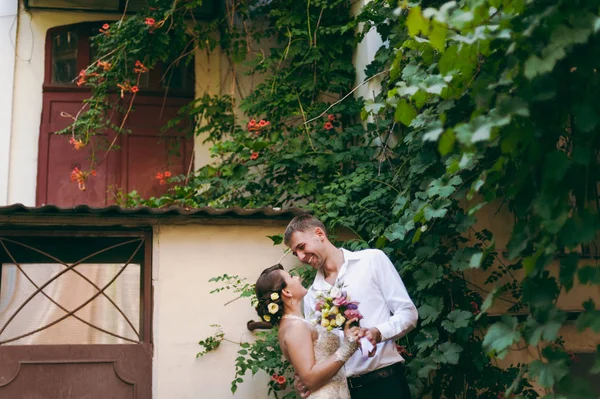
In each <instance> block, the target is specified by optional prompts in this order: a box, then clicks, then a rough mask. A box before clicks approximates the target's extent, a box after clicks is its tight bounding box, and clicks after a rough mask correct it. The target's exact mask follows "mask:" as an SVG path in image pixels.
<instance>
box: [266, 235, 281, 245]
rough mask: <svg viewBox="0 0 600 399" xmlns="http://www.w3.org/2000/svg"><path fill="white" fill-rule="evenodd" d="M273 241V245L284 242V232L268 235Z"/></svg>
mask: <svg viewBox="0 0 600 399" xmlns="http://www.w3.org/2000/svg"><path fill="white" fill-rule="evenodd" d="M267 237H269V238H270V239H271V241H273V245H279V244H281V243H282V242H283V234H276V235H273V236H267Z"/></svg>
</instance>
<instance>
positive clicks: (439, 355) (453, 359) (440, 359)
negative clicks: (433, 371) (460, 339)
mask: <svg viewBox="0 0 600 399" xmlns="http://www.w3.org/2000/svg"><path fill="white" fill-rule="evenodd" d="M462 351H463V348H462V347H461V346H460V345H458V344H455V343H453V342H444V343H443V344H441V345H439V346H438V347H437V349H436V350H435V351H433V353H432V354H431V358H432V359H433V360H434V361H435V362H437V363H447V364H458V359H459V358H460V353H461V352H462Z"/></svg>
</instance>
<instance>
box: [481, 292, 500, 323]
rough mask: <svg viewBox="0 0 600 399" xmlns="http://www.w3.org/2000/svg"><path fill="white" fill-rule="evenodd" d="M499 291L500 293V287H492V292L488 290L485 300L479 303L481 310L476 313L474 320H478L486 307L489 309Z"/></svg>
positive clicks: (485, 310)
mask: <svg viewBox="0 0 600 399" xmlns="http://www.w3.org/2000/svg"><path fill="white" fill-rule="evenodd" d="M501 293H502V291H501V290H500V289H498V288H494V289H493V290H492V292H490V293H489V294H488V296H487V297H486V298H485V300H484V301H483V303H482V304H481V311H480V312H479V314H477V316H476V317H475V320H479V319H480V318H481V316H483V315H484V314H485V312H487V311H488V309H490V308H491V307H492V305H493V304H494V300H495V299H496V298H497V297H498V296H500V294H501Z"/></svg>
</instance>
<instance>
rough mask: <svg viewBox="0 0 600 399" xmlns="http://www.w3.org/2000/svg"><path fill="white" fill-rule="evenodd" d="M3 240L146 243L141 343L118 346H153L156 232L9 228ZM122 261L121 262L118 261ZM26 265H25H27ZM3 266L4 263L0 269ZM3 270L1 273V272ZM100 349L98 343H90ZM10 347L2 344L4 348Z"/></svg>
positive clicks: (142, 268)
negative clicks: (154, 236) (153, 265)
mask: <svg viewBox="0 0 600 399" xmlns="http://www.w3.org/2000/svg"><path fill="white" fill-rule="evenodd" d="M0 237H7V238H15V237H33V238H39V239H44V238H45V237H58V238H61V237H62V238H64V239H65V240H68V239H69V238H72V237H84V238H95V239H100V240H101V239H102V238H109V237H110V238H123V239H127V238H130V239H131V238H140V239H142V241H143V245H142V248H140V250H139V251H140V252H141V256H142V261H141V262H140V296H139V298H140V315H139V317H140V320H139V342H137V343H129V344H127V343H122V344H116V345H140V344H152V343H153V333H152V316H153V286H152V245H153V242H152V231H151V230H143V229H135V230H114V229H111V230H104V229H89V228H84V229H73V228H69V229H64V230H62V229H50V228H49V229H44V228H37V229H23V230H17V229H10V230H9V229H6V227H1V228H0ZM68 246H69V244H68V243H65V244H64V247H63V248H61V250H60V252H62V253H64V252H67V251H69V247H68ZM0 250H1V251H2V252H4V249H3V248H1V247H0ZM117 262H120V261H117ZM132 262H133V260H132ZM23 263H25V262H23ZM136 263H137V262H136ZM1 267H2V264H1V263H0V269H1ZM0 271H1V270H0ZM1 278H2V273H1V272H0V287H1V286H2V281H1ZM86 345H93V346H96V345H98V344H86ZM5 346H6V345H0V348H2V347H5Z"/></svg>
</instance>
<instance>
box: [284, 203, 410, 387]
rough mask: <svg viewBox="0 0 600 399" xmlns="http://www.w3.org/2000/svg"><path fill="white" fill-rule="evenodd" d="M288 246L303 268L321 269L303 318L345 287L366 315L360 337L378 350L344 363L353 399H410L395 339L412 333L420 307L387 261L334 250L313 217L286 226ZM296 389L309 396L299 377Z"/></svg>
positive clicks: (376, 253) (373, 252)
mask: <svg viewBox="0 0 600 399" xmlns="http://www.w3.org/2000/svg"><path fill="white" fill-rule="evenodd" d="M284 243H285V244H286V245H287V246H288V247H289V248H290V249H291V250H292V253H293V254H294V255H295V256H296V257H298V259H299V260H300V261H301V262H302V263H305V264H308V265H310V266H312V267H313V268H315V269H317V276H316V277H315V281H314V282H313V284H312V286H311V287H310V288H309V290H308V294H307V295H306V296H305V297H304V314H305V316H306V317H307V318H308V317H310V315H311V314H312V313H314V311H315V304H316V295H317V293H318V292H320V291H328V290H329V289H331V287H332V286H334V285H336V284H339V283H343V286H344V287H345V290H346V291H347V292H348V294H349V295H350V297H351V298H352V300H356V301H358V302H359V303H360V304H359V305H358V306H359V311H360V313H361V314H362V315H363V317H364V318H363V319H362V320H361V322H360V324H361V327H362V328H361V331H360V334H359V336H361V337H363V336H364V337H366V338H367V339H368V340H369V341H370V342H371V343H372V344H373V345H375V348H374V349H373V350H372V351H371V352H370V353H369V356H368V357H365V356H363V355H362V354H361V351H357V352H356V353H355V354H354V355H353V356H352V357H351V358H350V360H348V362H347V363H346V376H347V377H348V386H349V387H350V393H351V395H352V399H363V398H364V399H367V398H369V399H371V398H398V399H409V398H410V391H409V389H408V385H407V383H406V378H405V376H404V369H403V366H402V363H403V362H404V359H403V358H402V356H400V354H399V353H398V351H397V349H396V344H395V342H394V340H396V339H398V338H400V337H402V336H404V335H405V334H406V333H408V332H409V331H410V330H412V329H413V328H414V327H415V326H416V324H417V319H418V313H417V309H416V308H415V305H414V304H413V302H412V300H411V299H410V297H409V296H408V293H407V292H406V288H405V287H404V283H403V282H402V279H401V278H400V276H399V275H398V272H397V271H396V269H395V268H394V265H393V264H392V262H390V260H389V259H388V257H387V256H386V255H385V254H384V253H383V252H382V251H380V250H377V249H367V250H362V251H357V252H351V251H348V250H346V249H343V248H336V247H335V246H334V245H333V244H332V243H331V242H330V241H329V239H328V238H327V231H326V229H325V226H324V225H323V223H321V222H320V221H319V220H318V219H316V218H315V217H313V216H312V215H301V216H297V217H295V218H294V219H293V220H292V221H291V222H290V223H289V225H288V226H287V228H286V230H285V234H284ZM295 388H296V390H297V391H298V393H299V394H300V396H301V397H302V398H306V397H307V396H308V395H309V394H310V392H308V390H307V389H306V387H305V386H304V384H302V381H300V380H299V378H297V377H296V383H295Z"/></svg>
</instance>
